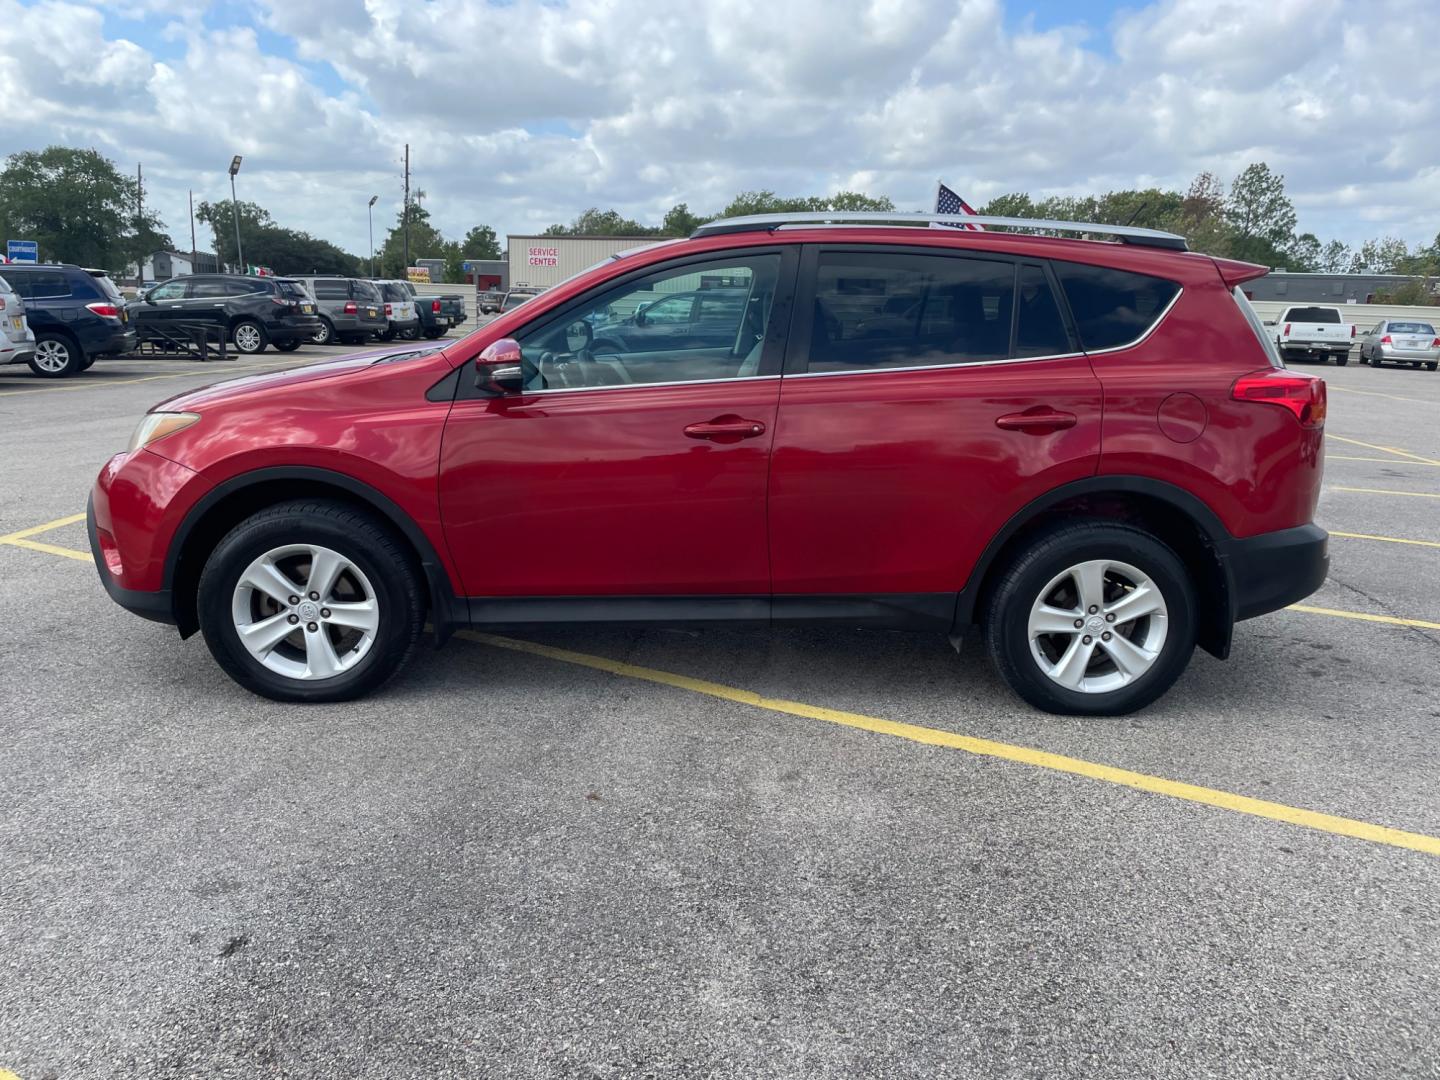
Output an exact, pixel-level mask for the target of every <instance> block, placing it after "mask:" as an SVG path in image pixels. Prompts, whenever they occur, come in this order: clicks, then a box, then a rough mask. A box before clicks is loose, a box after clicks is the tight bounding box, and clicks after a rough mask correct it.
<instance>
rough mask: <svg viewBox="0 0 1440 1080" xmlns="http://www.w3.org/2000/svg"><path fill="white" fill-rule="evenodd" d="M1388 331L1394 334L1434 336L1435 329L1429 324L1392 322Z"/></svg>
mask: <svg viewBox="0 0 1440 1080" xmlns="http://www.w3.org/2000/svg"><path fill="white" fill-rule="evenodd" d="M1387 329H1388V330H1389V331H1390V333H1392V334H1434V333H1435V328H1434V327H1433V326H1431V325H1430V324H1429V323H1428V322H1392V323H1391V324H1390V325H1389V327H1387Z"/></svg>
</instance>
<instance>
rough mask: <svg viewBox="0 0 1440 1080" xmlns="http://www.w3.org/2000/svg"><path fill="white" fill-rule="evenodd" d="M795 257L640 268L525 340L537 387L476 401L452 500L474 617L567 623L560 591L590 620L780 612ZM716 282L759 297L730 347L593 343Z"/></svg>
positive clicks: (452, 481) (457, 441)
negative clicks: (778, 454)
mask: <svg viewBox="0 0 1440 1080" xmlns="http://www.w3.org/2000/svg"><path fill="white" fill-rule="evenodd" d="M795 261H796V255H795V251H794V249H780V248H765V249H755V248H751V249H741V250H739V251H734V252H727V253H724V254H721V255H715V254H711V255H708V256H704V257H701V258H695V257H692V258H690V259H688V260H685V261H683V262H677V263H672V264H666V265H665V266H664V267H662V268H660V269H646V270H641V271H637V272H636V273H634V274H632V275H629V276H627V277H626V278H622V279H619V280H618V282H617V283H614V284H609V285H605V286H599V287H597V288H596V289H595V290H593V291H592V292H590V293H587V294H585V295H583V296H582V297H580V298H578V299H577V300H575V301H573V302H571V303H570V304H567V305H565V306H564V307H563V308H561V309H559V310H557V311H552V312H547V313H545V314H543V315H540V316H538V317H537V318H536V319H535V320H533V321H532V323H531V324H530V325H529V326H527V327H525V328H524V329H522V330H521V331H520V332H519V333H518V334H517V335H516V338H517V340H518V341H519V342H520V345H521V348H522V350H523V354H524V358H525V364H526V367H527V370H528V373H529V374H528V381H527V385H526V389H525V390H524V391H523V392H521V393H518V394H514V395H511V396H507V397H501V398H477V397H473V396H472V397H470V398H469V399H468V400H467V399H466V393H465V391H464V390H462V393H461V395H460V400H457V401H456V403H455V406H454V408H453V409H452V411H451V414H450V417H449V420H448V422H447V424H446V429H445V439H444V448H443V451H442V455H441V473H440V505H441V511H442V515H443V517H444V521H445V531H446V537H447V539H448V541H449V544H450V550H451V553H452V555H453V557H454V559H455V562H456V564H457V565H458V567H459V569H460V573H461V577H462V581H463V585H464V588H465V590H466V592H467V593H468V594H469V595H470V596H471V597H472V598H486V599H481V600H474V599H472V603H471V610H472V618H475V619H476V620H477V621H486V620H487V619H488V620H491V621H506V620H505V619H503V618H502V615H501V614H497V613H513V617H514V619H515V620H518V621H524V619H525V615H524V611H523V609H524V606H525V604H524V602H522V601H521V600H518V599H516V598H528V599H529V600H533V601H536V602H537V603H536V605H535V606H533V607H532V610H535V611H537V612H538V611H541V610H543V611H544V612H545V617H546V618H551V619H555V618H563V617H565V616H564V612H563V611H560V610H558V609H557V603H558V602H559V600H560V599H562V598H563V600H565V601H570V602H573V606H574V610H575V612H576V613H577V614H576V615H575V617H577V618H580V617H589V618H610V617H621V618H623V617H627V616H626V615H625V614H624V613H625V612H627V611H633V612H641V613H642V614H643V613H644V612H645V611H652V612H653V614H655V615H656V616H657V617H659V616H662V615H663V616H664V617H667V618H685V617H687V615H686V611H687V610H688V608H687V607H686V605H692V606H693V608H694V614H695V617H705V613H706V612H707V611H709V612H711V613H712V614H715V615H717V616H718V617H736V615H737V614H743V615H751V616H755V617H759V618H763V617H765V616H766V615H768V610H769V607H768V605H769V600H768V597H769V591H770V562H769V555H768V548H767V544H766V511H765V488H766V476H767V471H768V468H769V459H770V446H771V442H772V440H773V439H774V436H775V411H776V405H777V402H778V399H779V392H780V378H779V367H780V363H781V358H782V356H783V351H784V336H785V324H786V322H787V321H788V310H789V307H788V304H789V299H788V298H789V293H790V290H791V284H792V282H793V279H794V264H795ZM714 274H723V275H724V276H725V280H727V281H730V280H735V281H740V282H743V288H744V289H745V296H746V299H745V300H744V302H743V303H741V304H739V305H736V306H735V308H734V318H733V322H732V325H731V333H730V334H729V335H728V337H727V338H726V339H725V341H724V342H723V343H721V344H718V345H717V344H714V343H713V341H712V340H709V339H707V341H705V342H699V341H692V340H690V339H689V338H685V337H677V338H675V339H674V340H673V341H671V342H670V343H669V344H667V345H666V347H665V348H663V349H650V348H647V349H645V350H644V351H643V353H626V352H623V351H612V352H609V353H599V352H596V351H595V350H594V349H592V348H591V347H590V344H591V342H592V340H593V336H594V330H593V328H594V327H595V326H596V325H603V324H604V323H605V322H606V321H613V320H614V319H615V318H616V317H617V315H621V316H623V315H624V314H626V313H630V312H633V311H634V310H635V308H636V307H637V306H639V305H640V304H643V303H654V302H656V301H660V300H663V299H664V298H665V297H666V296H667V295H668V294H671V293H674V292H681V291H693V290H696V289H697V288H699V287H700V283H701V282H702V280H704V279H706V278H707V277H708V276H710V275H714ZM469 381H470V375H469V373H468V372H465V373H462V387H468V385H469ZM506 598H509V599H508V600H507V599H506ZM587 598H588V600H587ZM622 598H629V599H622ZM637 598H638V599H639V600H640V601H641V602H640V603H639V604H638V605H637V604H636V603H635V602H634V601H635V600H636V599H637ZM645 598H660V599H661V600H664V601H668V603H659V604H656V603H652V604H651V607H650V608H646V607H645ZM687 598H690V599H687ZM607 601H608V602H607ZM692 601H693V604H692ZM739 601H743V603H738V606H737V602H739ZM717 602H718V603H717ZM727 603H728V604H729V606H728V607H727V606H726V605H727ZM627 604H628V606H627ZM617 613H618V614H617ZM637 617H638V616H637Z"/></svg>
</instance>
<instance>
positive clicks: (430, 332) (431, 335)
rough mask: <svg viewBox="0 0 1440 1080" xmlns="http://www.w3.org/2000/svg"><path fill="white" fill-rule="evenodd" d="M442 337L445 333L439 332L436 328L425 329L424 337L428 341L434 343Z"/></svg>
mask: <svg viewBox="0 0 1440 1080" xmlns="http://www.w3.org/2000/svg"><path fill="white" fill-rule="evenodd" d="M444 336H445V331H444V330H441V329H440V328H439V327H438V326H431V327H426V329H425V337H426V338H427V339H428V340H430V341H434V340H435V339H436V338H439V337H444Z"/></svg>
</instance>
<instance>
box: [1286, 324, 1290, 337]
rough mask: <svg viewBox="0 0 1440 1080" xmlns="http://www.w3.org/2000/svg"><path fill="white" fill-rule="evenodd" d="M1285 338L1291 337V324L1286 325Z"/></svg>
mask: <svg viewBox="0 0 1440 1080" xmlns="http://www.w3.org/2000/svg"><path fill="white" fill-rule="evenodd" d="M1285 336H1286V337H1289V336H1290V324H1289V323H1288V322H1287V323H1286V324H1285Z"/></svg>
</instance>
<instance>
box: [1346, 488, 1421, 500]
mask: <svg viewBox="0 0 1440 1080" xmlns="http://www.w3.org/2000/svg"><path fill="white" fill-rule="evenodd" d="M1330 490H1331V491H1356V492H1359V493H1360V494H1362V495H1407V496H1409V497H1410V498H1412V499H1440V494H1436V493H1435V492H1432V491H1392V490H1391V489H1390V488H1357V487H1340V486H1339V485H1336V486H1335V487H1332V488H1330Z"/></svg>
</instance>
